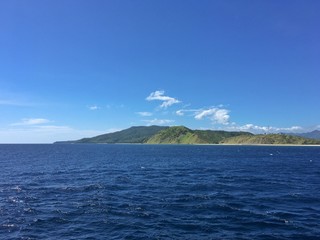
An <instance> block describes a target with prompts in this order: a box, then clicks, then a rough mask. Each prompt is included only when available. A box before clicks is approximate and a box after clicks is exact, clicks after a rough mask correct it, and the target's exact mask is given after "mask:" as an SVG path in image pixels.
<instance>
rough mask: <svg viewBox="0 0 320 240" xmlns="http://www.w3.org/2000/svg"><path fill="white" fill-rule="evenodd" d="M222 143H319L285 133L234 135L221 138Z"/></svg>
mask: <svg viewBox="0 0 320 240" xmlns="http://www.w3.org/2000/svg"><path fill="white" fill-rule="evenodd" d="M221 143H224V144H296V145H306V144H310V145H313V144H320V141H319V140H315V139H308V138H303V137H300V136H292V135H287V134H259V135H251V136H236V137H232V138H228V139H225V140H223V141H222V142H221Z"/></svg>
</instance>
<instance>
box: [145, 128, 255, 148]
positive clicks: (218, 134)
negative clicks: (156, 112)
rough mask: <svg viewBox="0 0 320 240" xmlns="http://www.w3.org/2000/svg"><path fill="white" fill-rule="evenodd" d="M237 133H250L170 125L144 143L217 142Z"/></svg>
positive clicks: (237, 134)
mask: <svg viewBox="0 0 320 240" xmlns="http://www.w3.org/2000/svg"><path fill="white" fill-rule="evenodd" d="M239 135H252V134H251V133H247V132H226V131H211V130H191V129H189V128H186V127H184V126H177V127H170V128H167V129H165V130H162V131H160V132H158V133H157V134H155V135H154V136H152V137H151V138H150V139H149V140H148V141H147V142H146V143H152V144H159V143H162V144H171V143H173V144H218V143H219V142H220V141H222V140H223V139H226V138H228V137H233V136H239Z"/></svg>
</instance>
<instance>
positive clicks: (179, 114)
mask: <svg viewBox="0 0 320 240" xmlns="http://www.w3.org/2000/svg"><path fill="white" fill-rule="evenodd" d="M176 114H177V115H178V116H184V111H183V110H178V111H176Z"/></svg>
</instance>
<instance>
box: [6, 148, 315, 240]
mask: <svg viewBox="0 0 320 240" xmlns="http://www.w3.org/2000/svg"><path fill="white" fill-rule="evenodd" d="M0 166H1V169H0V239H320V147H257V146H251V147H249V146H182V145H179V146H178V145H175V146H173V145H171V146H168V145H89V144H88V145H86V144H83V145H77V144H73V145H72V144H70V145H0Z"/></svg>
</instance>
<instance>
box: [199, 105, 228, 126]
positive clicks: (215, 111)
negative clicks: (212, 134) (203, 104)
mask: <svg viewBox="0 0 320 240" xmlns="http://www.w3.org/2000/svg"><path fill="white" fill-rule="evenodd" d="M205 117H208V118H209V119H210V120H212V122H213V123H218V124H223V125H227V124H229V118H230V115H229V110H227V109H224V108H209V109H201V110H197V111H196V113H195V116H194V118H195V119H197V120H201V119H203V118H205Z"/></svg>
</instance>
